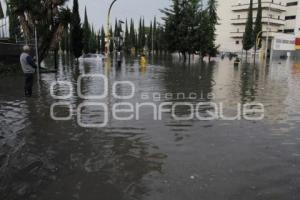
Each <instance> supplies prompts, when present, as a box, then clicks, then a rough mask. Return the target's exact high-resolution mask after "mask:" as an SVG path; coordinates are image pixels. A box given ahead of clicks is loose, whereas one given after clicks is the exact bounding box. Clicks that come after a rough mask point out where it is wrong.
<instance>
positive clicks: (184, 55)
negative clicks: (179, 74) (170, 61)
mask: <svg viewBox="0 0 300 200" xmlns="http://www.w3.org/2000/svg"><path fill="white" fill-rule="evenodd" d="M182 55H183V62H186V54H185V52H182Z"/></svg>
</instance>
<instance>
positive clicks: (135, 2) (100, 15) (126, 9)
mask: <svg viewBox="0 0 300 200" xmlns="http://www.w3.org/2000/svg"><path fill="white" fill-rule="evenodd" d="M0 1H1V3H2V6H3V7H5V5H4V0H0ZM78 1H79V6H80V13H81V15H82V19H83V14H84V8H85V6H86V7H87V10H88V16H89V20H90V22H91V23H93V24H94V26H95V27H96V28H100V27H101V26H102V24H105V22H106V18H107V17H106V16H107V11H108V8H109V5H110V3H111V2H112V0H78ZM72 4H73V0H69V3H68V5H69V7H72ZM169 5H170V0H118V1H117V2H116V3H115V5H114V7H113V10H112V14H111V19H112V20H111V21H113V22H114V19H115V18H118V19H121V20H124V21H125V20H126V18H128V19H130V18H134V19H135V21H138V19H139V18H140V17H141V16H142V17H144V18H145V22H146V24H148V23H150V20H151V19H153V17H154V16H157V18H158V20H159V19H160V17H161V16H162V14H161V13H160V11H159V9H160V8H165V7H168V6H169ZM4 9H5V8H4Z"/></svg>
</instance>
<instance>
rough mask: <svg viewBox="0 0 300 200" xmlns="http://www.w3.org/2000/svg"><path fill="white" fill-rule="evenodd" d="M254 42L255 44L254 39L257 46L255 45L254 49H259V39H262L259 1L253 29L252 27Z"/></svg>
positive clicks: (259, 0)
mask: <svg viewBox="0 0 300 200" xmlns="http://www.w3.org/2000/svg"><path fill="white" fill-rule="evenodd" d="M253 32H254V40H255V44H256V42H257V41H256V39H259V40H258V42H259V43H258V44H256V47H258V48H261V37H262V7H261V0H258V8H257V16H256V21H255V27H254V31H253Z"/></svg>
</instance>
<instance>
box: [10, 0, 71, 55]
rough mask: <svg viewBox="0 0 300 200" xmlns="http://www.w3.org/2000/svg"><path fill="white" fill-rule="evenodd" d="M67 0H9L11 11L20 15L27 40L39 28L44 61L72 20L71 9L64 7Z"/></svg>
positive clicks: (39, 40) (41, 53)
mask: <svg viewBox="0 0 300 200" xmlns="http://www.w3.org/2000/svg"><path fill="white" fill-rule="evenodd" d="M66 2H67V0H22V1H20V0H8V4H9V6H10V8H11V12H14V14H16V15H17V16H18V17H19V21H20V26H21V28H22V30H23V32H24V37H25V40H26V41H27V42H29V41H31V40H32V38H34V29H35V27H36V28H37V30H38V33H39V38H38V43H39V47H38V48H39V58H40V61H42V60H43V59H44V58H45V57H46V55H47V53H48V51H49V50H53V49H56V48H57V46H58V43H59V41H60V40H61V39H62V36H63V34H64V31H65V29H66V28H67V27H68V24H69V23H70V21H71V11H70V10H69V9H68V8H66V7H64V5H65V3H66Z"/></svg>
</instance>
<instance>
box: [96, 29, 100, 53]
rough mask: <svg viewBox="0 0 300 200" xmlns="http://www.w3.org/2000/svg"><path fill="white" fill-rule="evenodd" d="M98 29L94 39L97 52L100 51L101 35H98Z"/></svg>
mask: <svg viewBox="0 0 300 200" xmlns="http://www.w3.org/2000/svg"><path fill="white" fill-rule="evenodd" d="M100 34H101V32H100V30H98V32H97V35H96V41H97V53H100V52H101V45H100V44H101V37H100Z"/></svg>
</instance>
